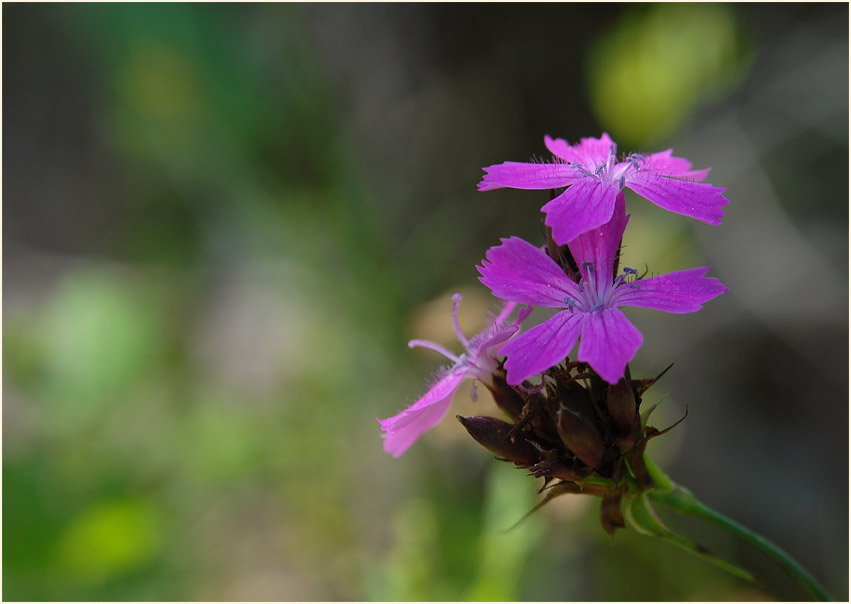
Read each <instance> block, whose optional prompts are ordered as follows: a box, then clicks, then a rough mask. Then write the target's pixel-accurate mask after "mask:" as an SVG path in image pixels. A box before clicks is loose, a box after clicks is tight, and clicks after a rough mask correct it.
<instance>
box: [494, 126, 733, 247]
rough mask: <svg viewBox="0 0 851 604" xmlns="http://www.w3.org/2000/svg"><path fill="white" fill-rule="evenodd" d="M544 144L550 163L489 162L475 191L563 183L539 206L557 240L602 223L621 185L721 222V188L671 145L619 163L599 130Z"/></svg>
mask: <svg viewBox="0 0 851 604" xmlns="http://www.w3.org/2000/svg"><path fill="white" fill-rule="evenodd" d="M544 143H545V144H546V146H547V149H549V150H550V152H551V153H552V154H553V162H552V163H519V162H505V163H502V164H499V165H494V166H489V167H487V168H485V169H484V170H485V172H486V174H485V176H484V177H483V178H482V182H480V183H479V190H480V191H490V190H491V189H499V188H502V187H509V188H513V189H559V188H561V187H567V190H565V191H564V192H563V193H562V194H561V195H559V196H558V197H556V198H555V199H553V200H552V201H550V202H549V203H547V204H546V205H544V206H543V207H542V208H541V211H542V212H545V213H546V215H547V218H546V220H545V223H546V225H547V226H549V227H551V228H552V230H553V238H554V239H555V241H556V243H558V244H559V245H564V244H566V243H568V242H569V241H570V240H571V239H573V238H574V237H577V236H578V235H580V234H582V233H584V232H586V231H589V230H591V229H594V228H596V227H599V226H601V225H603V224H605V223H607V222H608V221H609V219H610V218H611V217H612V211H613V210H614V207H615V198H616V197H617V195H618V193H620V192H621V191H623V189H624V188H628V189H632V190H633V191H635V192H636V193H638V194H639V195H641V196H642V197H645V198H646V199H649V200H650V201H652V202H653V203H655V204H656V205H657V206H659V207H661V208H664V209H666V210H669V211H671V212H675V213H677V214H683V215H684V216H691V217H692V218H696V219H698V220H700V221H702V222H707V223H709V224H721V217H722V216H724V211H723V210H722V209H721V208H722V207H723V206H724V205H726V204H727V203H729V201H728V200H727V199H725V198H724V196H723V193H724V191H726V189H723V188H721V187H716V186H713V185H711V184H708V183H702V182H700V181H702V180H703V179H704V178H706V176H707V174H708V173H709V169H708V168H707V169H705V170H692V169H691V162H689V161H687V160H685V159H682V158H680V157H673V156H672V150H671V149H668V150H667V151H662V152H660V153H653V154H651V155H639V154H636V153H633V154H631V155H628V156H626V157H624V158H623V159H622V161H620V162H619V161H618V160H617V159H616V157H615V154H616V151H617V145H616V144H615V143H614V142H612V139H611V138H609V135H608V134H605V133H604V134H603V136H602V137H601V138H583V139H581V141H580V142H579V143H578V144H576V145H572V146H571V145H569V144H568V143H567V142H566V141H565V140H564V139H561V138H557V139H552V138H550V137H549V136H546V137H544Z"/></svg>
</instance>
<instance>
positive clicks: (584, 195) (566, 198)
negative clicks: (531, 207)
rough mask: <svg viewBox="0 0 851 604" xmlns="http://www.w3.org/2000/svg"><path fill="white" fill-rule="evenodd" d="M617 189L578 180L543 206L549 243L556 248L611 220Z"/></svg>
mask: <svg viewBox="0 0 851 604" xmlns="http://www.w3.org/2000/svg"><path fill="white" fill-rule="evenodd" d="M617 195H618V189H617V187H616V186H614V185H610V184H607V183H602V182H600V181H598V180H596V179H594V178H588V179H587V180H580V181H578V182H576V184H574V185H572V186H571V187H570V188H568V189H567V190H566V191H565V192H564V193H562V194H561V195H559V196H558V197H556V198H555V199H553V200H552V201H550V202H549V203H547V204H546V205H544V207H542V208H541V211H542V212H546V214H547V218H546V220H545V221H544V223H545V224H546V225H547V226H548V227H551V228H552V229H553V239H555V242H556V243H557V244H559V245H564V244H565V243H567V242H569V241H571V240H572V239H575V238H576V237H578V236H579V235H581V234H582V233H584V232H586V231H590V230H591V229H593V228H596V227H598V226H600V225H601V224H605V223H607V222H608V221H609V219H610V218H611V217H612V211H613V210H614V207H615V198H616V197H617Z"/></svg>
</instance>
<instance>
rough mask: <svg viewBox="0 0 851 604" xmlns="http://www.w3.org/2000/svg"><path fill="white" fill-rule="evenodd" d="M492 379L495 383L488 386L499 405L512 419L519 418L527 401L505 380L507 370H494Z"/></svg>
mask: <svg viewBox="0 0 851 604" xmlns="http://www.w3.org/2000/svg"><path fill="white" fill-rule="evenodd" d="M491 380H492V382H493V385H492V386H488V388H489V389H490V391H491V394H492V395H493V400H494V401H495V402H496V404H497V406H499V408H500V409H502V410H503V411H505V412H506V413H507V414H508V415H509V417H511V418H512V419H515V420H516V419H519V418H520V414H521V412H522V411H523V405H524V404H525V401H524V400H523V397H522V396H521V395H520V393H519V392H517V390H515V389H514V388H512V387H511V386H509V385H508V383H507V382H506V381H505V371H496V372H494V374H493V376H492V378H491Z"/></svg>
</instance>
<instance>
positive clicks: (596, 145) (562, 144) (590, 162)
mask: <svg viewBox="0 0 851 604" xmlns="http://www.w3.org/2000/svg"><path fill="white" fill-rule="evenodd" d="M544 144H545V145H546V146H547V149H549V151H550V153H552V154H553V155H555V156H556V157H559V158H561V159H563V160H564V161H566V162H569V163H580V164H582V165H583V166H585V168H586V169H588V170H589V171H593V170H594V168H596V167H597V166H598V165H599V164H604V163H606V160H607V159H608V158H609V152H610V151H611V149H612V139H611V138H609V135H608V134H606V133H605V132H604V133H603V135H602V136H601V137H600V138H583V139H580V141H579V143H577V144H575V145H571V144H569V143H568V142H567V141H566V140H564V139H563V138H555V139H554V138H551V137H550V136H549V135H547V136H545V137H544Z"/></svg>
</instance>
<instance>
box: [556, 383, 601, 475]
mask: <svg viewBox="0 0 851 604" xmlns="http://www.w3.org/2000/svg"><path fill="white" fill-rule="evenodd" d="M559 394H560V401H559V409H558V414H557V416H556V428H557V429H558V434H559V436H560V437H561V440H562V442H563V443H564V444H565V445H566V446H567V448H568V449H570V450H571V451H572V452H573V454H574V455H576V457H578V458H579V459H580V460H582V462H583V463H585V464H586V465H587V466H589V467H591V468H594V469H599V468H600V466H601V464H602V461H603V453H604V451H605V448H606V446H605V443H604V442H603V437H602V436H600V432H599V431H598V430H597V425H596V422H595V421H594V419H595V411H594V408H593V406H592V404H591V401H590V399H589V398H588V394H587V392H586V391H585V389H584V388H582V387H581V386H579V384H577V383H576V382H571V383H570V384H568V387H565V388H562V389H560V392H559Z"/></svg>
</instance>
